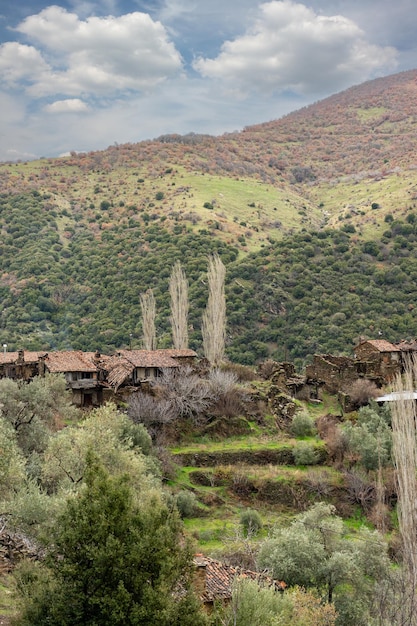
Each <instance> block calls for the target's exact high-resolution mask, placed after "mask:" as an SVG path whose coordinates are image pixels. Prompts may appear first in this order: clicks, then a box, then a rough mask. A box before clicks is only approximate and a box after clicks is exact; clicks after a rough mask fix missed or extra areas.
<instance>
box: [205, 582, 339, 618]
mask: <svg viewBox="0 0 417 626" xmlns="http://www.w3.org/2000/svg"><path fill="white" fill-rule="evenodd" d="M335 619H336V612H335V609H334V607H333V606H331V605H328V604H327V605H323V603H322V602H321V601H320V599H319V598H317V597H316V596H315V595H314V594H313V593H311V592H308V591H304V590H302V589H300V588H294V589H292V590H290V591H287V592H286V593H285V594H284V595H283V594H281V593H279V592H277V591H275V589H274V588H273V587H270V586H268V585H267V584H262V583H259V582H257V581H255V580H251V579H249V578H244V577H241V578H237V579H236V580H235V582H234V584H233V589H232V601H231V603H230V604H229V605H228V606H227V607H226V608H223V609H221V608H219V609H218V610H217V612H215V613H214V620H213V623H214V624H215V626H217V625H218V624H219V625H220V624H221V626H334V624H335Z"/></svg>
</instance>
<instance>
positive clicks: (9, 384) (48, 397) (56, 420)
mask: <svg viewBox="0 0 417 626" xmlns="http://www.w3.org/2000/svg"><path fill="white" fill-rule="evenodd" d="M77 414H78V412H77V409H75V407H74V406H73V405H72V404H71V395H70V392H68V391H67V389H66V382H65V378H64V376H61V375H56V374H49V375H47V376H45V377H35V378H34V379H33V380H32V382H30V383H29V384H28V383H26V382H23V381H15V380H11V379H10V378H3V379H1V380H0V416H1V417H2V418H3V419H4V420H5V421H6V422H8V423H9V424H10V425H11V426H12V427H13V429H14V431H15V433H16V441H17V443H18V445H19V447H20V449H21V450H22V452H23V453H24V454H25V455H26V456H29V455H30V454H32V453H34V452H35V453H39V452H42V451H43V450H44V449H45V447H46V445H47V442H48V438H49V436H50V434H51V432H53V431H54V430H56V428H57V427H58V426H59V424H60V422H61V421H63V420H64V419H71V418H74V417H75V416H76V415H77Z"/></svg>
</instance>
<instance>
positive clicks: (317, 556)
mask: <svg viewBox="0 0 417 626" xmlns="http://www.w3.org/2000/svg"><path fill="white" fill-rule="evenodd" d="M258 564H259V566H260V567H262V568H267V569H268V570H269V571H270V572H271V574H272V576H273V577H274V578H278V579H279V580H284V581H285V582H286V583H287V584H288V585H290V586H294V585H301V586H303V587H305V588H307V589H308V588H315V589H317V590H318V591H319V592H322V593H325V597H326V599H327V601H328V602H329V603H332V602H334V604H335V608H336V611H337V612H338V613H339V618H338V620H337V622H336V623H337V624H343V626H350V625H352V626H359V625H364V626H365V625H367V624H368V623H369V615H370V610H371V606H372V598H373V596H372V592H373V588H374V584H375V581H380V580H383V579H386V578H387V576H388V573H389V571H390V561H389V558H388V555H387V546H386V545H385V543H384V541H383V539H382V537H381V536H380V535H379V534H378V533H377V532H376V531H375V532H371V531H369V530H367V529H362V530H360V532H359V533H358V536H357V538H356V540H350V539H347V538H346V537H345V533H344V526H343V521H342V520H341V518H339V517H337V516H336V515H335V508H334V507H333V506H332V505H329V504H325V503H323V502H321V503H318V504H316V505H314V506H313V507H312V508H311V509H310V510H309V511H307V512H306V513H303V514H301V515H298V516H297V517H296V518H295V520H294V521H293V522H292V524H291V526H290V527H289V528H285V529H278V530H276V531H275V533H274V534H273V536H272V538H271V539H268V540H267V541H265V543H264V544H263V545H262V546H261V550H260V553H259V563H258Z"/></svg>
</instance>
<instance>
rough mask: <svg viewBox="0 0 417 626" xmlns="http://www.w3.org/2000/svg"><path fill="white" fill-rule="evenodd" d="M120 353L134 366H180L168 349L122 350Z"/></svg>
mask: <svg viewBox="0 0 417 626" xmlns="http://www.w3.org/2000/svg"><path fill="white" fill-rule="evenodd" d="M119 354H120V356H122V357H123V358H125V359H126V360H127V361H129V362H130V363H132V365H134V367H160V368H164V367H178V363H177V361H175V360H174V359H173V358H172V357H171V356H169V355H168V354H167V350H120V352H119Z"/></svg>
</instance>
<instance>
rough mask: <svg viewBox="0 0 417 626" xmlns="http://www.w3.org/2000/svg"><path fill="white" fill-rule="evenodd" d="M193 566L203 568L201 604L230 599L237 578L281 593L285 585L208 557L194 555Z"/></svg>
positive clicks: (257, 573)
mask: <svg viewBox="0 0 417 626" xmlns="http://www.w3.org/2000/svg"><path fill="white" fill-rule="evenodd" d="M194 564H195V565H196V566H197V567H204V568H205V589H204V592H203V594H202V595H201V600H202V601H203V602H214V601H216V600H228V599H229V598H231V597H232V586H233V582H234V580H235V579H236V578H237V577H244V578H250V579H251V580H256V581H258V582H260V583H264V584H266V585H268V586H271V587H274V588H275V589H276V590H277V591H283V590H284V589H285V587H286V584H285V583H284V582H281V581H277V580H274V579H273V578H270V577H269V576H266V575H265V574H262V573H259V572H253V571H251V570H245V569H243V568H241V567H233V566H231V565H226V564H225V563H221V562H220V561H215V560H214V559H211V558H209V557H204V556H202V555H196V556H195V557H194Z"/></svg>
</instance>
